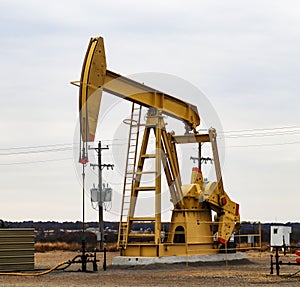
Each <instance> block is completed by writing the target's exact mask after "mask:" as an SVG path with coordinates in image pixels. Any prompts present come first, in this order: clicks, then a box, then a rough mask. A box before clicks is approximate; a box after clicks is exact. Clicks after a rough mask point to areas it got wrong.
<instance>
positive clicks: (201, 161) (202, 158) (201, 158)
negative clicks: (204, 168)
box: [190, 143, 213, 170]
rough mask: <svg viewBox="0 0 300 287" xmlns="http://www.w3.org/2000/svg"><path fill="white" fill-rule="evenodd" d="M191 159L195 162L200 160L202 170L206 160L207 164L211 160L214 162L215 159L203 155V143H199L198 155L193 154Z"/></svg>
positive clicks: (199, 165) (199, 164)
mask: <svg viewBox="0 0 300 287" xmlns="http://www.w3.org/2000/svg"><path fill="white" fill-rule="evenodd" d="M190 159H191V160H193V162H194V163H195V161H198V168H199V169H200V170H201V165H202V163H203V162H204V163H205V164H206V163H207V162H208V161H210V163H213V159H212V158H210V157H202V153H201V143H198V157H194V156H191V157H190Z"/></svg>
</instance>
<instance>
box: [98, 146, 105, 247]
mask: <svg viewBox="0 0 300 287" xmlns="http://www.w3.org/2000/svg"><path fill="white" fill-rule="evenodd" d="M101 150H102V149H101V141H99V142H98V168H99V178H98V180H99V182H98V188H99V194H100V199H99V201H98V207H99V233H100V246H99V247H100V251H101V250H103V246H104V243H103V239H104V236H103V233H104V223H103V202H102V162H101Z"/></svg>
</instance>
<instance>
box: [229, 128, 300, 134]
mask: <svg viewBox="0 0 300 287" xmlns="http://www.w3.org/2000/svg"><path fill="white" fill-rule="evenodd" d="M283 129H300V126H285V127H277V128H256V129H244V130H233V131H224V132H223V133H224V134H225V133H239V132H249V131H265V130H283Z"/></svg>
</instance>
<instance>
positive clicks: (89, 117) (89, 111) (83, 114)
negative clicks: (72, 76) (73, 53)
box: [79, 37, 106, 142]
mask: <svg viewBox="0 0 300 287" xmlns="http://www.w3.org/2000/svg"><path fill="white" fill-rule="evenodd" d="M105 74H106V58H105V51H104V44H103V38H101V37H99V38H92V39H91V40H90V43H89V46H88V49H87V52H86V55H85V59H84V63H83V67H82V72H81V78H80V90H79V112H80V131H81V136H82V140H83V141H84V142H87V141H93V140H94V138H95V132H96V127H97V120H98V114H99V108H100V103H101V96H102V89H101V88H100V89H99V87H101V86H102V85H103V83H104V79H105Z"/></svg>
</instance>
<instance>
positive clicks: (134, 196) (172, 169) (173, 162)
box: [119, 108, 183, 256]
mask: <svg viewBox="0 0 300 287" xmlns="http://www.w3.org/2000/svg"><path fill="white" fill-rule="evenodd" d="M151 130H152V131H153V132H154V138H155V152H154V153H147V151H148V150H149V147H150V143H149V140H150V133H151ZM148 159H154V161H155V164H154V167H155V168H154V169H153V170H146V168H145V161H146V160H148ZM163 171H164V173H165V175H166V179H167V183H168V186H169V189H170V194H171V200H172V202H173V204H174V206H178V207H179V206H180V207H183V202H182V198H183V195H182V191H181V178H180V172H179V166H178V159H177V153H176V148H175V144H174V143H171V135H170V134H167V132H166V129H165V123H164V119H163V115H162V113H161V111H159V110H157V109H154V108H151V109H149V111H148V114H147V120H146V124H145V130H144V134H143V139H142V144H141V148H140V154H139V159H138V163H137V167H136V171H135V178H134V179H133V184H132V189H131V198H130V206H129V212H128V217H127V223H126V226H127V228H126V232H125V233H124V235H123V236H125V238H126V239H125V240H124V242H125V243H126V244H122V243H120V242H119V246H120V247H121V248H122V250H123V252H122V251H121V253H123V254H124V253H126V249H127V247H128V245H130V246H131V245H135V246H137V245H139V243H141V242H143V244H144V243H145V242H151V244H154V245H155V246H157V248H156V250H157V252H156V253H157V254H156V256H159V248H158V245H159V244H160V243H161V183H162V177H161V175H162V172H163ZM144 175H148V176H150V175H151V176H152V180H151V183H152V184H150V185H149V186H146V185H144V184H143V176H144ZM145 191H152V192H153V196H154V198H155V199H154V201H155V206H154V214H153V215H151V216H147V217H137V216H135V209H136V204H137V200H138V198H139V195H140V193H141V192H145ZM134 222H139V223H144V222H145V223H153V225H154V226H153V229H154V232H153V233H152V234H143V235H141V236H138V235H137V234H134V233H132V232H131V227H132V224H133V223H134ZM120 224H122V222H120ZM145 237H148V238H147V239H146V238H145Z"/></svg>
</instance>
